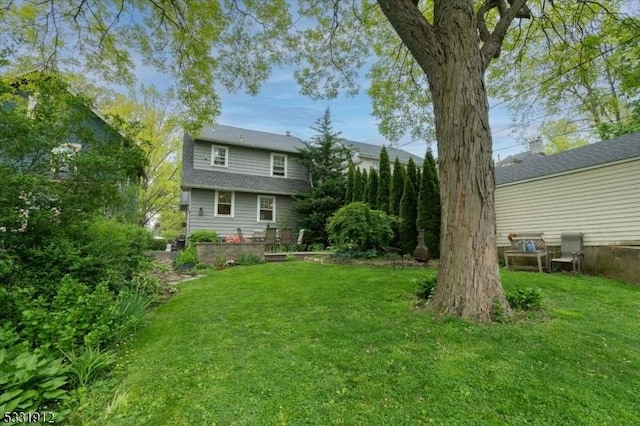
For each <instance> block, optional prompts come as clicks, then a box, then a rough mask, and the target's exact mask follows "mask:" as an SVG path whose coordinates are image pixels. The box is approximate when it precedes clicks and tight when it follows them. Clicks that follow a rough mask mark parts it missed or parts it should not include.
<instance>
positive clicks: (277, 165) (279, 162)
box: [271, 154, 287, 177]
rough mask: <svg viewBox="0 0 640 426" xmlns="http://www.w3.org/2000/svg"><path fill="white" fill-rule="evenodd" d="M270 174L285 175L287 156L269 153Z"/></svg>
mask: <svg viewBox="0 0 640 426" xmlns="http://www.w3.org/2000/svg"><path fill="white" fill-rule="evenodd" d="M271 176H282V177H286V176H287V156H286V155H285V154H271Z"/></svg>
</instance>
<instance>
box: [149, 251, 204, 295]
mask: <svg viewBox="0 0 640 426" xmlns="http://www.w3.org/2000/svg"><path fill="white" fill-rule="evenodd" d="M175 254H176V252H169V251H163V252H154V253H152V254H151V256H152V257H153V258H154V259H155V260H156V262H157V263H158V264H159V265H160V268H158V270H157V271H156V273H154V275H156V276H157V277H158V279H159V280H160V282H161V283H162V284H164V285H166V286H175V285H176V284H178V283H180V282H182V281H189V280H194V279H197V278H199V277H198V276H194V275H191V274H181V273H179V272H176V271H175V270H174V269H173V258H174V256H175Z"/></svg>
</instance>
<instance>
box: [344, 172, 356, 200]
mask: <svg viewBox="0 0 640 426" xmlns="http://www.w3.org/2000/svg"><path fill="white" fill-rule="evenodd" d="M355 183H356V170H355V167H354V166H353V161H349V168H348V169H347V189H346V190H345V193H344V202H345V203H347V204H349V203H351V202H353V201H355V200H354V199H353V195H354V189H355V188H354V186H355Z"/></svg>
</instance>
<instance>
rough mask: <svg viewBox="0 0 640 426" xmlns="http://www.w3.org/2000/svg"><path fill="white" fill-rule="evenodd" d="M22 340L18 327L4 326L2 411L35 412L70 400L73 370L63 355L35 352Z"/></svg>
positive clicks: (0, 329) (1, 331) (0, 330)
mask: <svg viewBox="0 0 640 426" xmlns="http://www.w3.org/2000/svg"><path fill="white" fill-rule="evenodd" d="M18 341H19V339H18V335H17V334H16V333H15V331H14V330H12V329H11V328H10V327H8V326H7V325H5V326H3V327H0V389H2V391H1V392H2V393H0V413H7V412H12V411H23V412H29V411H30V412H34V411H38V410H41V409H42V408H43V407H45V406H47V405H49V406H50V405H53V404H57V403H60V402H62V401H64V400H65V399H67V397H68V396H67V390H66V389H65V387H66V385H67V384H68V382H69V377H68V375H69V370H68V367H67V366H65V365H64V364H63V358H54V357H51V356H48V355H44V354H43V352H42V351H33V350H31V349H29V346H28V344H27V343H26V342H23V343H18ZM64 414H66V413H63V412H60V413H59V415H58V416H57V417H56V419H62V418H63V416H64Z"/></svg>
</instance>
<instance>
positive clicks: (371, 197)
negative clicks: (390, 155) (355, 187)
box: [364, 169, 378, 209]
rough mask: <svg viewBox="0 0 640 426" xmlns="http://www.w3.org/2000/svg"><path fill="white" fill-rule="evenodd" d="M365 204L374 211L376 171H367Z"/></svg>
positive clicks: (376, 189) (376, 196) (376, 184)
mask: <svg viewBox="0 0 640 426" xmlns="http://www.w3.org/2000/svg"><path fill="white" fill-rule="evenodd" d="M364 197H365V200H364V201H365V203H368V204H369V206H370V207H371V208H372V209H375V206H376V202H377V199H378V172H377V171H376V169H371V170H370V171H369V180H368V181H367V187H366V188H365V190H364Z"/></svg>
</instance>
